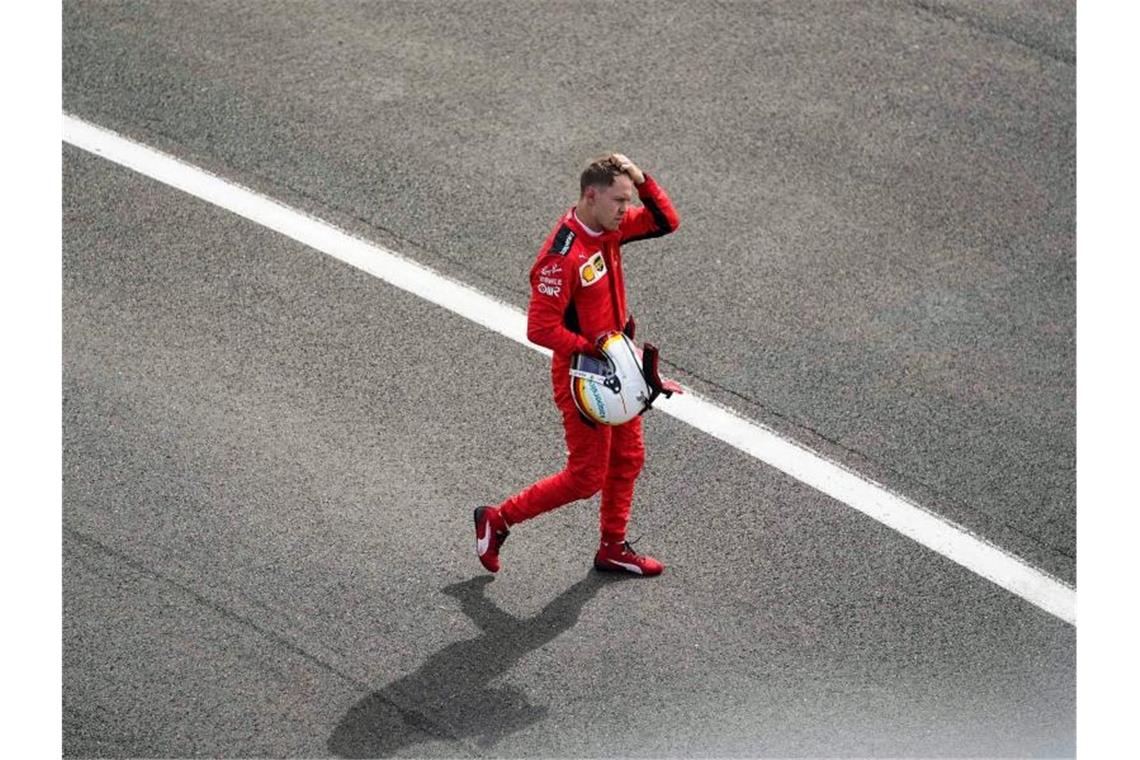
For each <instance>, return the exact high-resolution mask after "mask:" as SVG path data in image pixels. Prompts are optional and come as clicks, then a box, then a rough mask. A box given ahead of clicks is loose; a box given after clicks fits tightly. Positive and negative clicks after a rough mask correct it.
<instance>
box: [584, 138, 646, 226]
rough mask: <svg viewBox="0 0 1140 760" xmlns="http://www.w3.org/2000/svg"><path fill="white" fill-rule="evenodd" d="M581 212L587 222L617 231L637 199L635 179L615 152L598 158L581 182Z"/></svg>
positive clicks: (589, 166)
mask: <svg viewBox="0 0 1140 760" xmlns="http://www.w3.org/2000/svg"><path fill="white" fill-rule="evenodd" d="M579 184H580V186H581V196H580V197H579V198H578V216H579V217H580V218H581V220H582V222H583V223H585V224H586V225H588V226H590V227H593V228H595V229H596V228H598V227H601V228H603V229H606V230H609V231H610V232H613V231H614V230H616V229H617V228H618V226H619V225H620V224H621V220H622V217H624V216H625V212H626V210H627V209H628V208H629V204H630V202H631V201H632V200H633V180H632V179H630V177H629V175H628V174H627V173H626V172H625V171H623V170H622V164H621V161H620V160H619V159H618V158H617V157H615V156H614V155H613V154H610V155H608V156H601V157H599V158H595V159H594V160H593V161H591V162H590V163H589V165H588V166H587V167H586V168H585V170H584V171H583V172H582V177H581V180H580V182H579Z"/></svg>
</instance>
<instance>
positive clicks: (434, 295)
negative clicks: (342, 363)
mask: <svg viewBox="0 0 1140 760" xmlns="http://www.w3.org/2000/svg"><path fill="white" fill-rule="evenodd" d="M63 139H64V141H66V142H68V143H70V144H72V145H74V146H76V147H77V148H81V149H83V150H86V151H89V152H91V153H94V154H96V155H99V156H102V157H104V158H106V159H107V160H109V161H113V162H115V163H117V164H120V165H122V166H125V167H128V168H130V169H133V170H134V171H137V172H139V173H140V174H144V175H146V176H148V177H151V178H153V179H156V180H158V181H159V182H162V183H164V184H167V185H170V186H172V187H176V188H178V189H179V190H182V191H184V192H187V193H189V194H191V195H193V196H196V197H198V198H201V199H203V200H206V201H209V202H210V203H213V204H215V205H217V206H220V207H222V208H224V209H227V210H229V211H232V212H234V213H235V214H239V215H241V216H244V217H246V218H247V219H250V220H252V221H254V222H257V223H258V224H261V225H263V226H265V227H268V228H269V229H272V230H275V231H277V232H280V233H281V234H283V235H286V236H288V237H290V238H292V239H294V240H296V241H298V242H301V243H304V244H305V245H307V246H310V247H311V248H315V249H316V250H318V251H321V252H323V253H326V254H328V255H330V256H332V257H334V258H336V259H339V260H341V261H343V262H345V263H346V264H351V265H352V266H354V267H357V268H359V269H362V270H364V271H365V272H368V273H369V274H372V275H375V276H376V277H378V278H380V279H382V280H384V281H386V282H388V283H391V284H392V285H395V286H396V287H398V288H401V289H403V290H406V291H408V292H410V293H414V294H416V295H417V296H419V297H421V298H423V299H425V300H427V301H430V302H431V303H434V304H436V305H438V306H441V307H443V308H444V309H447V310H449V311H452V312H454V313H456V314H458V315H460V316H462V317H464V318H466V319H469V320H471V321H472V322H475V323H477V324H480V325H482V326H484V327H486V328H487V329H488V330H491V331H493V332H496V333H498V334H500V335H503V336H505V337H507V338H510V339H511V340H513V341H515V342H517V343H519V344H521V345H523V346H526V347H527V348H530V349H534V350H536V351H539V352H540V353H543V354H546V355H547V356H549V355H550V351H549V350H548V349H545V348H541V347H539V346H535V345H534V344H533V343H530V342H529V341H528V340H527V339H526V316H525V315H524V314H523V313H522V312H521V311H520V310H518V309H516V308H515V307H513V306H511V305H509V304H507V303H504V302H503V301H499V300H498V299H496V298H493V297H491V296H488V295H486V294H485V293H481V292H479V291H478V290H476V289H474V288H472V287H470V286H468V285H464V284H463V283H461V282H457V281H456V280H453V279H451V278H449V277H446V276H444V275H442V274H439V273H438V272H435V271H434V270H432V269H429V268H428V267H425V266H423V265H421V264H418V263H416V262H414V261H411V260H409V259H407V258H405V257H403V256H401V255H399V254H397V253H396V252H394V251H391V250H389V249H387V248H384V247H383V246H380V245H377V244H375V243H370V242H368V241H365V240H362V239H360V238H358V237H354V236H353V235H350V234H348V233H347V232H344V231H342V230H339V229H337V228H335V227H333V226H332V225H331V224H329V223H327V222H324V221H322V220H320V219H317V218H315V217H313V216H310V215H308V214H306V213H304V212H301V211H298V210H296V209H293V208H290V207H288V206H285V205H282V204H280V203H278V202H277V201H274V200H271V199H270V198H267V197H265V196H263V195H260V194H258V193H255V192H253V191H252V190H249V189H247V188H244V187H241V186H239V185H236V184H234V183H232V182H229V181H227V180H224V179H222V178H220V177H217V176H215V175H213V174H210V173H209V172H206V171H204V170H202V169H199V168H197V167H195V166H191V165H190V164H187V163H184V162H182V161H179V160H178V159H176V158H174V157H172V156H169V155H166V154H165V153H161V152H159V151H157V150H154V149H153V148H149V147H147V146H145V145H141V144H139V143H137V142H134V141H132V140H129V139H127V138H125V137H122V136H120V135H118V134H115V133H114V132H110V131H108V130H105V129H102V128H101V127H97V126H95V125H93V124H90V123H88V122H85V121H83V120H81V119H78V118H76V117H74V116H70V115H67V114H65V115H64V117H63ZM659 410H660V411H661V412H662V413H664V414H668V415H671V416H673V417H675V418H677V419H678V420H681V421H683V422H686V423H688V424H689V425H692V426H693V427H695V428H697V429H699V430H703V431H704V432H706V433H708V434H709V435H711V436H713V437H714V438H716V439H718V440H720V441H723V442H725V443H727V444H729V445H730V446H733V447H735V448H737V449H739V450H740V451H743V452H745V453H746V454H748V455H750V456H752V457H755V458H756V459H759V460H760V461H762V462H765V463H767V464H769V465H771V466H772V467H775V468H776V469H778V470H780V471H782V472H784V473H787V474H788V475H790V476H792V477H793V478H796V479H797V480H800V481H802V482H804V483H806V484H807V485H809V486H811V487H812V488H815V489H817V490H819V491H821V492H823V493H825V494H827V495H828V496H830V497H832V498H834V499H836V500H838V501H841V502H843V503H844V504H847V505H848V506H850V507H853V508H854V509H857V510H858V511H860V512H862V513H863V514H865V515H867V516H868V517H871V518H873V519H875V520H878V521H879V522H881V523H883V524H884V525H886V526H888V527H890V528H893V529H894V530H896V531H898V532H899V533H902V534H903V535H905V536H908V537H909V538H912V539H914V540H915V541H917V542H918V543H920V544H922V545H923V546H926V547H928V548H929V549H932V550H933V551H935V552H938V553H939V554H941V555H943V556H945V557H948V558H949V559H951V560H953V561H954V562H957V563H958V564H960V565H962V566H963V567H966V568H968V569H969V570H971V571H973V572H975V573H977V574H978V575H980V576H982V577H983V578H987V579H989V580H990V581H993V582H994V583H996V584H997V585H999V586H1001V587H1002V588H1004V589H1006V590H1008V591H1010V592H1011V593H1014V594H1016V595H1017V596H1019V597H1021V598H1023V599H1025V600H1027V601H1029V602H1031V603H1033V604H1035V605H1037V606H1038V607H1040V608H1041V609H1043V610H1045V611H1047V612H1049V613H1050V614H1052V615H1055V616H1056V617H1058V618H1060V619H1062V620H1064V621H1066V622H1068V623H1070V624H1074V625H1075V624H1076V590H1075V589H1073V588H1072V587H1070V586H1068V585H1067V584H1065V583H1063V582H1061V581H1060V580H1058V579H1056V578H1053V577H1052V576H1049V575H1047V574H1046V573H1044V572H1042V571H1040V570H1038V569H1036V568H1034V567H1032V566H1030V565H1029V564H1028V563H1026V562H1025V561H1023V560H1021V559H1020V558H1018V557H1015V556H1014V555H1012V554H1010V553H1008V552H1006V551H1004V550H1002V549H1000V548H999V547H997V546H995V545H993V544H991V543H989V542H988V541H986V540H984V539H982V538H980V537H978V536H975V535H973V534H971V533H970V532H969V531H968V530H966V529H965V528H963V527H961V526H958V525H955V524H953V523H951V522H948V521H947V520H945V519H943V518H941V517H939V516H937V515H935V514H933V513H932V512H930V511H928V510H926V509H923V508H922V507H920V506H918V505H917V504H914V503H912V502H910V501H908V500H906V499H904V498H903V497H901V496H899V495H897V494H894V493H892V492H891V491H889V490H888V489H886V488H885V487H883V486H882V485H879V484H878V483H875V482H873V481H871V480H868V479H867V478H865V477H862V476H861V475H859V474H857V473H855V472H853V471H851V470H849V469H847V468H846V467H844V466H843V465H841V464H838V463H836V462H832V461H830V460H828V459H827V458H825V457H824V456H822V455H821V454H819V453H817V452H814V451H811V450H810V449H808V448H805V447H804V446H801V445H799V444H797V443H794V442H792V441H790V440H788V439H786V438H783V437H782V436H780V435H779V434H778V433H776V432H775V431H774V430H772V429H770V428H768V427H766V426H764V425H761V424H759V423H756V422H753V421H752V420H748V419H745V418H744V417H742V416H741V415H739V414H737V413H736V412H734V411H733V410H731V409H728V408H727V407H724V406H721V405H720V404H717V403H716V402H714V401H711V400H709V399H705V398H703V397H701V396H700V395H698V394H696V393H694V392H693V391H691V390H688V389H686V392H685V395H683V396H674V397H673V398H672V399H669V400H668V401H663V402H661V404H660V406H659Z"/></svg>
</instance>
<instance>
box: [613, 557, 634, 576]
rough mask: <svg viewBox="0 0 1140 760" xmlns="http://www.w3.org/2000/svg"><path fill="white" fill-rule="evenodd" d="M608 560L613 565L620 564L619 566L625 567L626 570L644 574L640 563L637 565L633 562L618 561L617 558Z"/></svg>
mask: <svg viewBox="0 0 1140 760" xmlns="http://www.w3.org/2000/svg"><path fill="white" fill-rule="evenodd" d="M606 561H607V562H609V563H610V564H611V565H618V566H619V567H624V568H625V569H626V570H628V571H630V572H631V573H637V574H638V575H642V571H641V566H640V565H635V564H633V563H632V562H618V561H617V560H616V559H611V560H606Z"/></svg>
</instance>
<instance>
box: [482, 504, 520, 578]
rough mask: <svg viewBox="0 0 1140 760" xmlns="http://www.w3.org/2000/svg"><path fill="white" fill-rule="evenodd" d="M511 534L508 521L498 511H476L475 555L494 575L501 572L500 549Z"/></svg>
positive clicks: (483, 509) (487, 508)
mask: <svg viewBox="0 0 1140 760" xmlns="http://www.w3.org/2000/svg"><path fill="white" fill-rule="evenodd" d="M510 534H511V532H510V531H509V530H507V521H506V520H504V519H503V516H502V515H500V514H499V510H498V509H496V508H495V507H478V508H477V509H476V510H475V554H476V555H478V557H479V561H480V562H482V563H483V567H485V568H487V569H488V570H490V571H491V572H492V573H497V572H499V547H500V546H502V545H503V542H504V541H506V540H507V536H509V535H510Z"/></svg>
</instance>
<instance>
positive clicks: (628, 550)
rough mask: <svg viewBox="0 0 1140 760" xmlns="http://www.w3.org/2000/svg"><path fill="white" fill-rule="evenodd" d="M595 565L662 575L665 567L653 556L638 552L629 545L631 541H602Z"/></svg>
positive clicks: (595, 557) (607, 568)
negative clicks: (608, 542) (609, 542)
mask: <svg viewBox="0 0 1140 760" xmlns="http://www.w3.org/2000/svg"><path fill="white" fill-rule="evenodd" d="M594 567H596V568H597V569H598V570H605V571H613V572H622V573H633V574H634V575H661V571H662V570H664V569H665V566H664V565H662V564H661V563H660V562H658V561H657V560H655V559H653V557H647V556H646V555H644V554H638V553H637V552H635V551H634V550H633V547H632V546H630V545H629V541H622V542H621V543H620V544H619V543H612V544H607V543H606V542H605V541H603V542H602V544H601V546H599V547H598V553H597V554H595V555H594Z"/></svg>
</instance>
